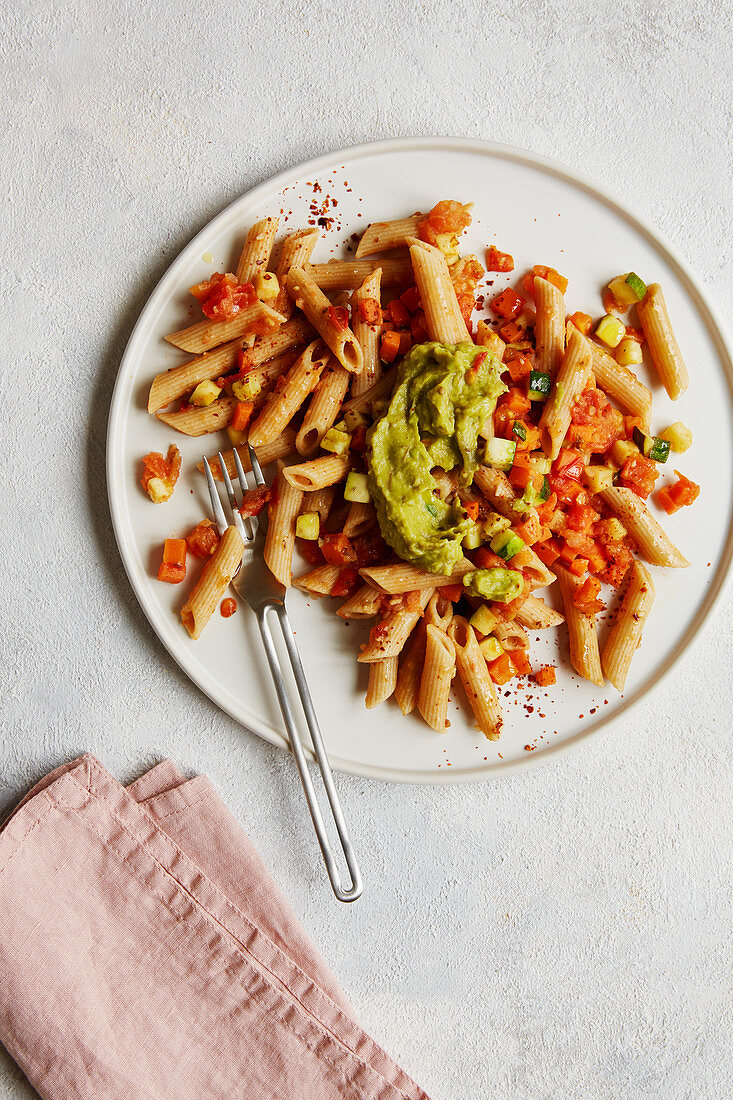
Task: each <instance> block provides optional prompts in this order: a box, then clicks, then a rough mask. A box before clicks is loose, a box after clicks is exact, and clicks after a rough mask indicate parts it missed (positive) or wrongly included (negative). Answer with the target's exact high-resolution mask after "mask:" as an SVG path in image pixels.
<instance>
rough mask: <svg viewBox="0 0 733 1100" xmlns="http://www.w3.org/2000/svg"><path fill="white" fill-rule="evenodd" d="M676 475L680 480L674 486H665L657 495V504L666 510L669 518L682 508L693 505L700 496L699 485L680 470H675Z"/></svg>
mask: <svg viewBox="0 0 733 1100" xmlns="http://www.w3.org/2000/svg"><path fill="white" fill-rule="evenodd" d="M675 474H676V475H677V477H678V479H679V480H678V481H676V482H675V483H674V485H670V486H665V487H664V488H663V489H660V490H659V492H658V493H657V502H658V503H659V504H660V505H661V506H662V508H664V510H665V512H666V513H667V515H668V516H671V515H673V514H674V513H675V512H678V511H679V509H680V508H684V507H685V506H686V505H689V504H692V503H693V502H694V501H695V500H697V498H698V496H699V495H700V486H699V485H696V484H695V482H694V481H690V479H689V478H687V477H685V476H684V475H683V474H681V473H680V472H679V470H675Z"/></svg>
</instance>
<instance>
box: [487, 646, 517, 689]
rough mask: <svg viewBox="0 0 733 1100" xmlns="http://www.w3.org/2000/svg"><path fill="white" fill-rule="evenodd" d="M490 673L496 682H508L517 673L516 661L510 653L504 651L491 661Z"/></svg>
mask: <svg viewBox="0 0 733 1100" xmlns="http://www.w3.org/2000/svg"><path fill="white" fill-rule="evenodd" d="M488 667H489V675H490V676H491V679H492V680H493V681H494V683H495V684H499V685H501V684H506V683H508V682H509V680H511V678H512V676H514V674H515V673H516V671H517V670H516V668H515V667H514V662H513V661H512V659H511V657H510V656H509V654H508V653H502V655H501V657H497V658H496V660H495V661H491V662H490V663H489V666H488Z"/></svg>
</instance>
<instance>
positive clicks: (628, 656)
mask: <svg viewBox="0 0 733 1100" xmlns="http://www.w3.org/2000/svg"><path fill="white" fill-rule="evenodd" d="M653 603H654V584H653V582H652V578H651V576H650V574H649V570H648V569H645V568H644V566H643V565H642V564H641V562H640V561H634V563H633V565H632V566H631V568H630V569H629V572H628V576H627V578H626V589H625V591H624V595H623V598H622V600H621V606H620V608H619V610H618V612H617V614H616V618H615V620H614V623H613V626H612V627H611V633H610V634H609V635H608V638H607V640H606V644H605V646H604V647H603V653H602V654H601V664H602V665H603V671H604V672H605V674H606V676H607V677H608V679H609V680H610V681H611V683H612V684H613V686H614V687H615V688H616V690H617V691H623V690H624V685H625V684H626V677H627V676H628V674H629V668H630V667H631V660H632V658H633V656H634V654H635V653H636V651H637V649H638V648H639V645H640V643H641V635H642V632H643V630H644V623H645V622H646V620H647V617H648V615H649V612H650V611H651V609H652V604H653Z"/></svg>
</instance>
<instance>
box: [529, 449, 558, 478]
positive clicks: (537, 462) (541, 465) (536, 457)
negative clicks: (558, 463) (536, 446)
mask: <svg viewBox="0 0 733 1100" xmlns="http://www.w3.org/2000/svg"><path fill="white" fill-rule="evenodd" d="M527 461H528V462H529V464H530V466H531V468H532V469H533V470H534V472H535V473H536V474H549V472H550V470H551V469H552V459H551V458H548V457H547V455H546V454H543V453H542V452H541V451H532V453H531V454H530V455H527Z"/></svg>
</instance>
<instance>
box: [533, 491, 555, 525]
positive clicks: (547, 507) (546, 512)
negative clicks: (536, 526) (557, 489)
mask: <svg viewBox="0 0 733 1100" xmlns="http://www.w3.org/2000/svg"><path fill="white" fill-rule="evenodd" d="M536 508H537V518H538V519H539V521H540V523H542V524H548V523H549V522H550V520H551V519H552V517H553V516H554V514H555V510H556V508H557V494H556V493H550V495H549V497H548V498H547V500H546V501H544V502H543V503H542V504H538V505H537V506H536Z"/></svg>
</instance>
